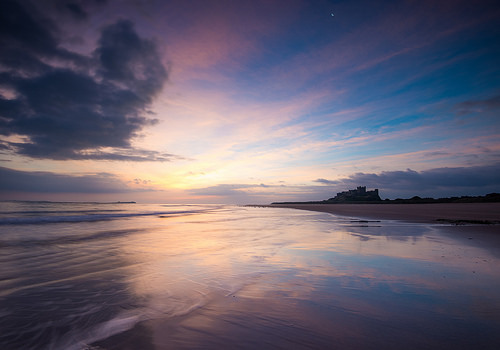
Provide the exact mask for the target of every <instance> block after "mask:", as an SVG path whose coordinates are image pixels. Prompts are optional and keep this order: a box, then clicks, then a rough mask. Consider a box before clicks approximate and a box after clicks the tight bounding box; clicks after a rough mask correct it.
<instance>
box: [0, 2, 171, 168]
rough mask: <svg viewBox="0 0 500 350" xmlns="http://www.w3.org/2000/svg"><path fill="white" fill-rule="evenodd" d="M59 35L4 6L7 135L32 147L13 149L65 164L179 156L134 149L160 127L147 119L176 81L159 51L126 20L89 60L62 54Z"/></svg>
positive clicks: (2, 107)
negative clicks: (158, 97)
mask: <svg viewBox="0 0 500 350" xmlns="http://www.w3.org/2000/svg"><path fill="white" fill-rule="evenodd" d="M72 4H74V5H75V6H71V8H70V10H71V11H73V12H75V11H76V12H78V11H79V10H78V9H79V8H80V7H79V6H78V4H77V3H72ZM80 10H81V11H83V10H82V9H81V8H80ZM82 13H83V12H82ZM57 32H58V28H57V25H56V24H55V23H54V22H51V21H50V20H49V19H47V18H44V17H42V16H41V15H40V14H38V13H37V12H36V11H35V10H34V9H30V10H29V11H28V10H27V9H25V8H24V7H22V6H21V5H20V4H19V3H17V2H14V1H2V2H1V3H0V45H1V46H2V50H1V51H0V66H1V67H2V69H1V70H0V82H1V83H0V135H4V136H11V135H18V136H23V137H25V140H26V141H25V142H11V143H10V147H11V148H12V149H14V151H15V152H17V153H18V154H20V155H24V156H28V157H32V158H45V159H57V160H65V159H108V160H129V161H141V160H159V161H166V160H171V159H172V158H173V157H175V156H173V155H170V154H166V153H158V152H154V151H147V150H137V149H134V148H133V147H132V140H133V139H134V138H136V137H137V136H139V135H140V132H141V130H142V129H143V128H144V127H147V126H152V125H155V124H156V123H157V122H158V121H157V120H156V119H152V118H150V117H147V115H148V114H149V113H148V112H149V111H148V107H149V106H150V104H151V103H152V102H153V99H154V97H155V96H156V95H157V94H158V93H159V92H160V91H161V89H162V87H163V84H164V83H165V81H166V80H167V76H168V74H167V70H166V69H165V67H164V66H163V65H162V63H161V59H160V56H159V54H158V52H157V49H156V46H155V44H154V43H153V42H152V41H150V40H146V39H143V38H141V37H139V36H138V35H137V33H136V31H135V29H134V25H133V23H132V22H130V21H127V20H119V21H117V22H116V23H114V24H111V25H108V26H107V27H105V28H103V29H102V31H101V34H100V38H99V40H98V42H97V45H98V46H97V48H96V49H95V50H94V51H93V53H92V55H91V56H84V55H80V54H77V53H74V52H71V51H68V50H66V49H64V48H62V47H61V45H60V41H59V39H58V37H57V35H56V34H57ZM110 149H111V151H110Z"/></svg>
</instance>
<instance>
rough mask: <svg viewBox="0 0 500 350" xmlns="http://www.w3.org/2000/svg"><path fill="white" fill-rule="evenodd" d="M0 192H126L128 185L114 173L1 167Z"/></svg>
mask: <svg viewBox="0 0 500 350" xmlns="http://www.w3.org/2000/svg"><path fill="white" fill-rule="evenodd" d="M0 178H1V179H2V181H0V192H28V193H126V192H132V190H131V189H130V188H128V187H127V185H126V184H125V183H124V182H123V181H121V180H119V179H118V178H116V177H115V176H114V175H112V174H108V173H99V174H92V175H80V176H72V175H61V174H55V173H51V172H44V171H36V172H29V171H19V170H13V169H9V168H4V167H0Z"/></svg>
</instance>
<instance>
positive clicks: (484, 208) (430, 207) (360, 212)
mask: <svg viewBox="0 0 500 350" xmlns="http://www.w3.org/2000/svg"><path fill="white" fill-rule="evenodd" d="M270 206H272V207H276V208H293V209H301V210H311V211H318V212H325V213H330V214H336V215H344V216H353V217H360V218H369V219H375V220H376V219H380V220H402V221H409V222H420V223H423V222H426V223H433V224H435V223H437V222H449V223H454V222H455V223H458V224H467V223H469V224H470V223H479V222H481V221H482V222H484V223H488V222H489V223H497V224H498V223H500V203H432V204H385V203H384V204H355V203H349V204H309V203H300V204H271V205H270Z"/></svg>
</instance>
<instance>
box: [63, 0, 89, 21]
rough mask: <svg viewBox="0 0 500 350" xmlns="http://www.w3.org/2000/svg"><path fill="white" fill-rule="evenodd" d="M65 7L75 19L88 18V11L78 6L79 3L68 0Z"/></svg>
mask: <svg viewBox="0 0 500 350" xmlns="http://www.w3.org/2000/svg"><path fill="white" fill-rule="evenodd" d="M66 9H68V11H69V13H71V15H72V16H73V17H74V18H75V19H80V20H83V19H87V18H88V16H89V15H88V13H87V12H85V10H84V9H83V8H82V7H81V6H80V4H77V3H74V2H70V3H68V4H66Z"/></svg>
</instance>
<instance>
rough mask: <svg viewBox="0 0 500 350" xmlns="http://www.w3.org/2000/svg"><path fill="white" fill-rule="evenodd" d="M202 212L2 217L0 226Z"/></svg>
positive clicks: (204, 210)
mask: <svg viewBox="0 0 500 350" xmlns="http://www.w3.org/2000/svg"><path fill="white" fill-rule="evenodd" d="M206 211H207V210H206V209H203V210H182V211H162V212H146V213H120V214H118V213H113V214H106V213H104V214H88V215H45V216H29V217H24V216H23V217H4V218H0V225H33V224H37V225H38V224H54V223H70V222H92V221H102V220H114V219H123V218H129V217H139V216H161V217H171V216H179V215H191V214H200V213H203V212H206Z"/></svg>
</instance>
